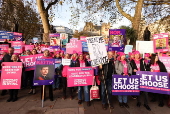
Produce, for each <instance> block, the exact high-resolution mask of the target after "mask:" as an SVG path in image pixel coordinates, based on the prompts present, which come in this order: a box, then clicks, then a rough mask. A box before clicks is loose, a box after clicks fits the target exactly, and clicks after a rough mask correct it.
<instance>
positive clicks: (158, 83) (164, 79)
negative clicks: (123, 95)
mask: <svg viewBox="0 0 170 114" xmlns="http://www.w3.org/2000/svg"><path fill="white" fill-rule="evenodd" d="M136 74H137V75H140V77H141V79H140V90H141V91H145V92H152V93H159V94H168V95H169V94H170V85H169V81H170V78H169V76H168V73H166V72H149V71H138V72H137V73H136Z"/></svg>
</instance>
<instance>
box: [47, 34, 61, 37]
mask: <svg viewBox="0 0 170 114" xmlns="http://www.w3.org/2000/svg"><path fill="white" fill-rule="evenodd" d="M49 37H60V34H58V33H50V34H49Z"/></svg>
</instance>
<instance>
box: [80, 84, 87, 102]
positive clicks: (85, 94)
mask: <svg viewBox="0 0 170 114" xmlns="http://www.w3.org/2000/svg"><path fill="white" fill-rule="evenodd" d="M83 89H84V97H85V101H86V102H87V101H90V90H89V87H88V86H79V87H78V99H79V100H82V92H83Z"/></svg>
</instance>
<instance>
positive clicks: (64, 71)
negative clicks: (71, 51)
mask: <svg viewBox="0 0 170 114" xmlns="http://www.w3.org/2000/svg"><path fill="white" fill-rule="evenodd" d="M68 67H69V66H63V71H62V76H63V77H67V70H68Z"/></svg>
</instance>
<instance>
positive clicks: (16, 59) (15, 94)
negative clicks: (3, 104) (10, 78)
mask: <svg viewBox="0 0 170 114" xmlns="http://www.w3.org/2000/svg"><path fill="white" fill-rule="evenodd" d="M10 62H21V61H20V60H19V57H18V55H17V54H13V55H12V57H11V61H10ZM9 95H10V97H9V99H8V100H7V102H10V101H12V102H15V101H17V99H18V89H9Z"/></svg>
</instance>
